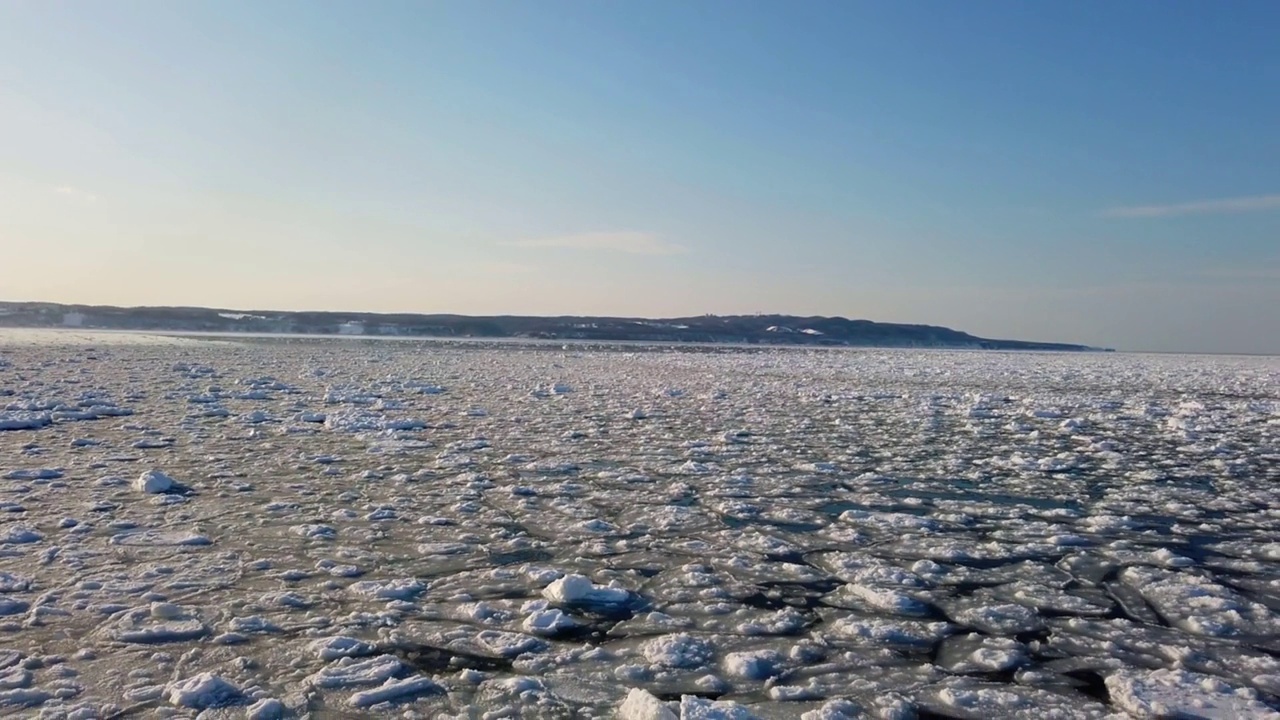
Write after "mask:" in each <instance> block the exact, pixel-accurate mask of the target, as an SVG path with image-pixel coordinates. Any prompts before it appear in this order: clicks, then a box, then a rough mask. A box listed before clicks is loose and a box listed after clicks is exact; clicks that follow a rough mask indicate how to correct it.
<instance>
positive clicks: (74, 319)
mask: <svg viewBox="0 0 1280 720" xmlns="http://www.w3.org/2000/svg"><path fill="white" fill-rule="evenodd" d="M84 320H85V316H84V313H78V312H69V313H63V315H62V325H63V326H64V327H81V326H83V325H84Z"/></svg>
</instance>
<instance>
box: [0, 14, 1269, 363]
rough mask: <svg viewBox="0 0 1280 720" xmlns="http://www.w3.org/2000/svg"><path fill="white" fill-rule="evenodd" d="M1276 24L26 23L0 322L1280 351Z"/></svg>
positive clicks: (9, 66)
mask: <svg viewBox="0 0 1280 720" xmlns="http://www.w3.org/2000/svg"><path fill="white" fill-rule="evenodd" d="M1277 28H1280V3H1277V2H1274V1H1272V0H1267V1H1259V2H1244V1H1239V2H1237V1H1230V2H1210V1H1208V0H1204V1H1200V2H1193V1H1191V0H1188V1H1185V2H1156V1H1151V2H1139V1H1126V2H1109V1H1108V2H1102V1H1087V2H1025V1H1022V0H1019V1H1018V2H1012V1H1009V2H1005V1H996V0H983V1H981V2H955V1H954V0H939V1H936V2H924V1H912V2H893V1H890V0H883V1H880V2H853V1H852V0H842V1H840V2H818V1H816V0H815V1H806V2H781V1H778V0H771V1H769V2H751V1H744V0H726V1H723V2H704V1H694V2H684V1H682V2H657V1H650V0H645V1H643V2H642V1H639V0H636V1H630V2H621V1H619V2H612V1H611V2H587V1H585V0H584V1H581V2H560V1H556V0H538V1H536V2H531V1H528V0H524V1H521V2H499V1H496V0H483V1H480V2H471V1H465V0H454V1H452V2H391V1H384V2H373V3H363V2H354V1H353V2H278V1H270V2H259V1H254V2H232V1H230V0H218V1H216V2H215V1H211V2H195V1H173V0H163V1H159V0H157V1H147V2H141V1H125V0H120V1H117V2H56V1H50V0H0V297H2V298H5V299H42V300H53V301H68V302H93V303H111V304H188V305H195V304H199V305H216V306H221V307H234V308H242V309H293V308H323V309H358V310H374V311H420V312H463V313H498V312H504V313H529V314H550V313H557V314H558V313H578V314H628V315H649V316H655V315H667V316H670V315H688V314H701V313H704V312H715V313H738V312H755V311H766V312H785V313H797V314H823V315H844V316H848V317H862V318H869V319H875V320H885V321H909V322H926V323H934V324H945V325H949V326H952V327H957V328H959V329H963V330H967V331H970V332H974V333H979V334H983V335H987V336H1000V337H1019V338H1027V339H1045V340H1063V341H1078V342H1085V343H1091V344H1106V345H1113V346H1118V347H1122V348H1129V349H1155V350H1203V351H1242V352H1247V351H1253V352H1259V351H1261V352H1280V39H1278V36H1277V34H1276V33H1277Z"/></svg>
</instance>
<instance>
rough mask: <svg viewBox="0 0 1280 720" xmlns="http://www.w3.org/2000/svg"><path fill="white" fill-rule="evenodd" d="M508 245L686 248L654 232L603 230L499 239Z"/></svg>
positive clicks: (662, 251) (647, 250)
mask: <svg viewBox="0 0 1280 720" xmlns="http://www.w3.org/2000/svg"><path fill="white" fill-rule="evenodd" d="M502 244H503V245H506V246H509V247H523V248H564V249H568V250H589V251H603V252H618V253H627V254H630V255H679V254H681V253H684V252H688V248H686V247H684V246H683V245H678V244H676V243H673V242H670V241H668V240H665V239H663V238H661V237H659V236H658V235H654V234H653V233H645V232H602V233H581V234H578V235H562V236H560V237H550V238H534V239H529V240H512V241H510V242H505V243H502Z"/></svg>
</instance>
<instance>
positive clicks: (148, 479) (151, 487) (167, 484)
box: [133, 470, 173, 494]
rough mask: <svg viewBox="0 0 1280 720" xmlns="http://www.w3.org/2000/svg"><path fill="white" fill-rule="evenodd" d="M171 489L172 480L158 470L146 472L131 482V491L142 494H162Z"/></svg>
mask: <svg viewBox="0 0 1280 720" xmlns="http://www.w3.org/2000/svg"><path fill="white" fill-rule="evenodd" d="M172 488H173V478H171V477H169V476H168V475H165V474H164V473H162V472H160V471H159V470H148V471H146V472H144V473H142V474H141V475H139V476H138V479H137V480H134V481H133V489H134V490H137V491H138V492H144V493H153V494H154V493H163V492H168V491H169V490H171V489H172Z"/></svg>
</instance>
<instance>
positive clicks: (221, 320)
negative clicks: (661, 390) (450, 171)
mask: <svg viewBox="0 0 1280 720" xmlns="http://www.w3.org/2000/svg"><path fill="white" fill-rule="evenodd" d="M0 327H13V328H72V329H83V330H135V331H152V332H177V333H181V332H192V333H248V334H252V333H261V334H269V335H299V336H337V337H408V338H412V337H421V338H458V339H461V338H476V339H502V338H527V339H539V340H553V341H554V340H591V341H605V342H608V341H638V342H662V343H709V344H735V345H744V344H745V345H796V346H827V347H906V348H961V349H972V350H1038V351H1056V352H1101V351H1106V350H1107V349H1105V348H1095V347H1090V346H1087V345H1078V344H1071V343H1056V342H1035V341H1025V340H1003V339H991V338H982V337H978V336H975V335H970V334H969V333H965V332H961V331H959V330H952V329H951V328H946V327H939V326H934V325H909V324H900V323H882V322H873V321H870V320H849V319H846V318H842V317H822V316H812V317H800V316H793V315H702V316H697V317H685V318H665V319H655V318H621V317H596V316H560V317H537V316H518V315H498V316H468V315H451V314H433V315H427V314H410V313H395V314H385V313H360V312H312V311H298V312H293V311H258V310H255V311H240V310H226V309H219V308H202V307H137V308H123V307H114V306H90V305H67V304H61V303H44V302H0Z"/></svg>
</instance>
